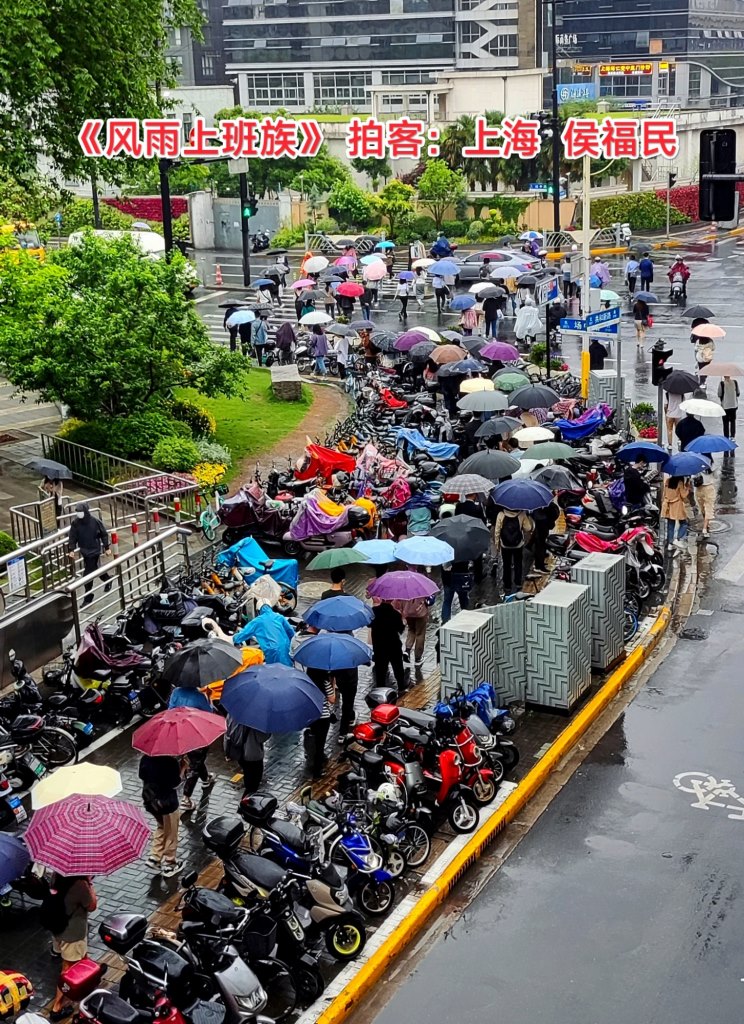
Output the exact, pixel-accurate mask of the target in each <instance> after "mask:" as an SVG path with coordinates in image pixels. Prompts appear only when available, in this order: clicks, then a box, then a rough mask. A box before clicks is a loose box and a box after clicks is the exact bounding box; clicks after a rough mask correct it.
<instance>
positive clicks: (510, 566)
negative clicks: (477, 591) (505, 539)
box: [501, 548, 522, 593]
mask: <svg viewBox="0 0 744 1024" xmlns="http://www.w3.org/2000/svg"><path fill="white" fill-rule="evenodd" d="M501 564H502V565H503V567H504V591H505V592H506V593H510V592H511V591H512V589H515V590H519V588H520V587H521V585H522V548H502V549H501Z"/></svg>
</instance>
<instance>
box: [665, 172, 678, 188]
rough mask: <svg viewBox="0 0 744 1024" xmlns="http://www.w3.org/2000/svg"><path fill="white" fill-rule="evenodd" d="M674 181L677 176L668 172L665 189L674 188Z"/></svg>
mask: <svg viewBox="0 0 744 1024" xmlns="http://www.w3.org/2000/svg"><path fill="white" fill-rule="evenodd" d="M676 180H677V174H676V172H675V173H674V174H673V173H672V172H671V171H670V172H669V177H668V179H667V188H674V183H675V181H676Z"/></svg>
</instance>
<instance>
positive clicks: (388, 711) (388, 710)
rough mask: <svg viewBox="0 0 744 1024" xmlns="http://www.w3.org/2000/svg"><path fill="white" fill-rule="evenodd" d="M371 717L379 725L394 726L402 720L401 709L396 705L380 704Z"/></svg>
mask: <svg viewBox="0 0 744 1024" xmlns="http://www.w3.org/2000/svg"><path fill="white" fill-rule="evenodd" d="M369 717H370V718H371V719H372V721H373V722H375V723H376V724H377V725H392V724H393V723H394V722H397V721H398V719H399V718H400V708H399V707H396V705H395V704H379V705H378V706H377V707H376V708H374V709H373V711H372V714H371V715H370V716H369Z"/></svg>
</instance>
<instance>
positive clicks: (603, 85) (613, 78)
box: [599, 75, 652, 99]
mask: <svg viewBox="0 0 744 1024" xmlns="http://www.w3.org/2000/svg"><path fill="white" fill-rule="evenodd" d="M651 81H652V79H651V75H604V76H602V77H600V79H599V94H600V96H627V97H628V98H630V99H636V98H637V97H639V96H650V95H651Z"/></svg>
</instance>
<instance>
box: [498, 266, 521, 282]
mask: <svg viewBox="0 0 744 1024" xmlns="http://www.w3.org/2000/svg"><path fill="white" fill-rule="evenodd" d="M523 273H524V270H522V269H521V268H518V267H497V268H496V270H492V271H491V273H490V275H489V276H490V278H491V280H492V281H498V279H499V278H501V280H502V281H505V280H506V278H507V277H521V276H522V274H523Z"/></svg>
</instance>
